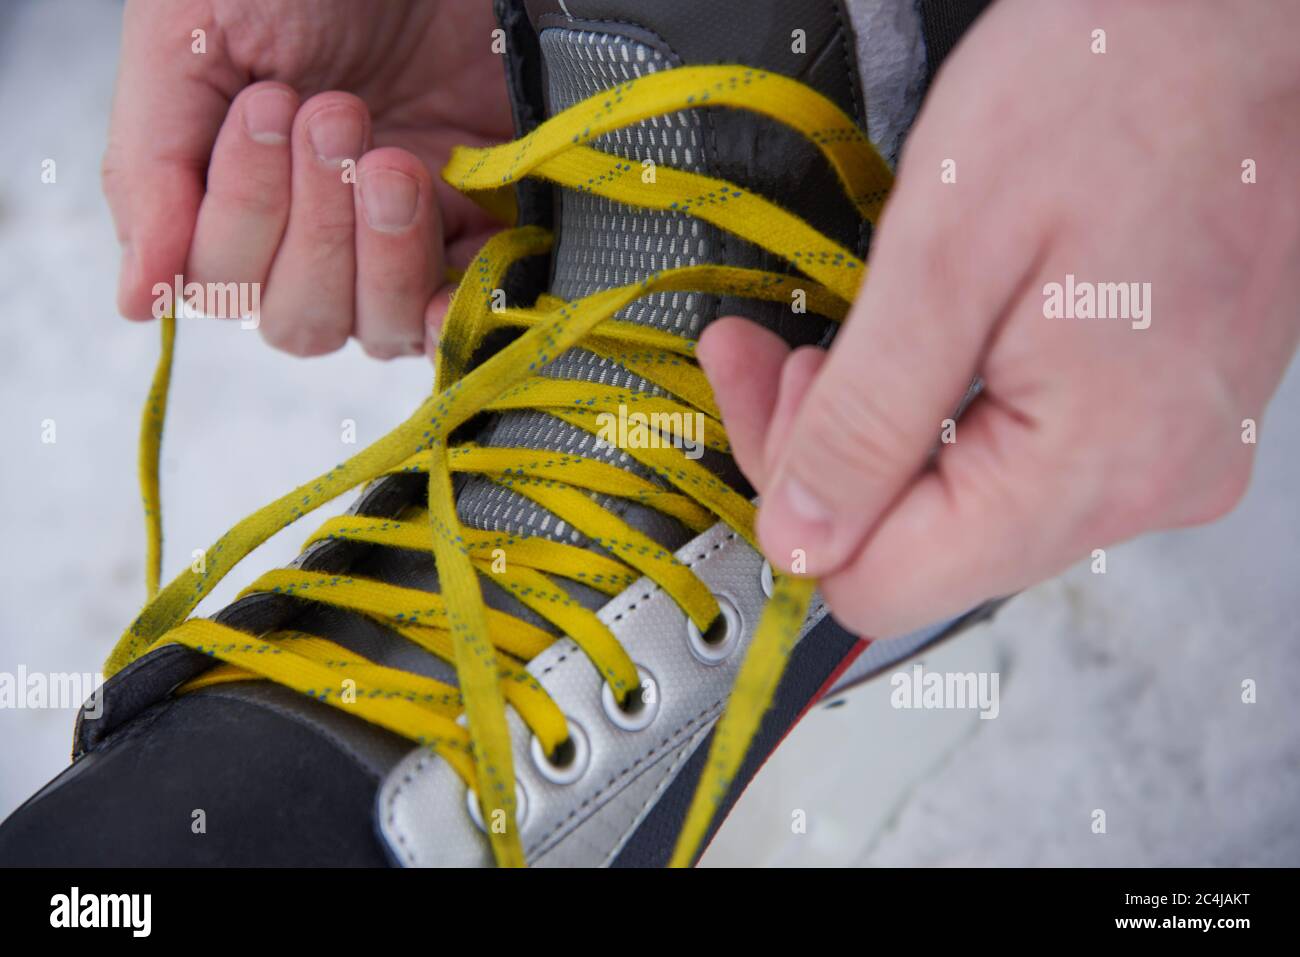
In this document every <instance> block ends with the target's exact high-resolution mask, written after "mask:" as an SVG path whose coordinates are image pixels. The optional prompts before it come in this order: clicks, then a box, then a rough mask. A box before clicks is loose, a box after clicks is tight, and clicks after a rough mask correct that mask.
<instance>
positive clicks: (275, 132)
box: [244, 89, 295, 145]
mask: <svg viewBox="0 0 1300 957" xmlns="http://www.w3.org/2000/svg"><path fill="white" fill-rule="evenodd" d="M294 112H295V110H294V105H293V97H292V96H290V95H289V94H288V93H286V92H285V91H284V90H276V89H268V90H258V91H257V92H256V93H254V94H253V95H252V96H250V97H249V98H248V99H247V100H245V101H244V129H245V130H246V131H247V132H248V135H249V138H251V139H253V140H256V141H257V142H258V143H266V144H268V145H273V144H278V143H285V142H287V141H288V139H289V130H290V129H291V128H292V127H293V114H294Z"/></svg>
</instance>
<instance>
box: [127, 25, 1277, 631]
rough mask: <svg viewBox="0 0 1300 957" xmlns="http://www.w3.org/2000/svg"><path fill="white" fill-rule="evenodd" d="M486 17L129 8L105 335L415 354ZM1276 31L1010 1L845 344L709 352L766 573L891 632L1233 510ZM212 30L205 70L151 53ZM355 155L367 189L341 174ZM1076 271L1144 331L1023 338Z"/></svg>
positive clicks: (975, 59)
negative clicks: (756, 500)
mask: <svg viewBox="0 0 1300 957" xmlns="http://www.w3.org/2000/svg"><path fill="white" fill-rule="evenodd" d="M489 6H490V5H488V4H486V3H485V4H481V5H480V4H465V3H448V4H440V3H438V2H436V0H424V2H418V0H417V2H413V3H410V4H398V3H393V4H386V5H383V7H382V9H383V10H384V11H385V12H384V15H383V16H373V15H367V16H364V17H362V16H358V15H356V13H355V8H349V6H348V5H347V4H346V3H342V2H340V3H338V4H329V3H327V4H325V5H324V9H326V10H332V11H334V12H333V13H332V14H329V15H322V14H321V13H320V11H321V10H322V7H321V6H320V5H311V6H308V5H306V4H302V3H285V4H281V5H278V6H275V7H268V6H267V5H265V4H261V3H254V2H251V0H228V2H220V0H207V2H197V0H196V2H193V3H188V4H175V3H168V4H159V3H158V2H157V0H131V2H130V3H128V6H127V14H126V17H127V19H126V27H125V36H124V41H123V49H124V57H123V67H122V74H121V76H120V77H119V81H118V91H117V96H116V99H115V104H114V114H113V123H112V131H111V136H110V148H109V152H108V155H107V157H106V159H105V188H106V191H107V193H108V195H109V199H110V203H111V205H112V207H113V211H114V215H115V219H116V222H117V225H118V230H119V234H120V235H121V236H122V237H123V240H124V242H125V244H126V246H127V249H128V251H129V252H128V254H127V255H126V256H124V263H123V275H122V284H121V289H120V297H119V298H120V305H121V308H122V311H123V312H124V313H125V314H127V315H128V316H131V317H133V318H147V317H148V315H149V308H150V304H151V302H152V295H151V294H150V289H151V287H152V284H153V283H154V282H158V281H164V282H169V281H170V280H171V278H172V276H173V274H175V273H177V272H183V273H184V274H185V275H186V277H187V279H191V280H198V281H234V280H244V281H261V282H264V283H265V287H264V291H263V294H262V305H263V312H262V330H263V333H264V335H265V337H266V338H267V339H268V341H270V342H271V344H272V345H275V346H277V347H279V348H283V349H287V350H288V351H291V352H294V353H296V354H300V355H311V354H317V353H321V352H326V351H330V350H331V349H335V348H338V347H339V346H340V345H342V344H343V342H344V341H346V339H347V338H348V336H349V335H353V336H355V337H356V338H358V339H359V340H360V341H361V343H362V345H363V346H364V347H365V348H366V349H367V351H368V352H370V353H371V354H372V355H375V356H378V357H385V358H386V357H391V356H396V355H400V354H403V353H408V352H414V351H420V350H421V349H427V348H428V347H429V343H430V342H431V340H432V337H433V335H434V332H433V330H435V329H436V326H437V323H438V322H439V321H440V319H441V316H442V314H443V313H444V312H445V308H446V292H447V290H446V288H445V286H443V284H442V283H441V282H440V281H439V279H438V278H437V277H440V276H441V275H442V271H443V267H444V265H445V264H446V263H447V262H451V263H457V264H463V263H464V262H465V261H467V259H468V258H469V256H470V255H471V254H472V252H473V250H474V249H475V248H477V246H478V245H479V244H480V243H481V242H482V240H483V239H484V238H485V237H486V236H487V235H488V234H489V233H490V231H491V230H492V228H493V224H492V223H491V222H489V221H488V220H487V219H486V218H485V217H483V216H482V215H481V214H478V213H477V212H475V211H474V209H473V207H472V206H471V205H470V204H469V203H468V202H467V201H465V200H463V199H461V198H460V197H458V196H456V194H454V193H453V192H452V191H451V190H449V189H447V188H446V187H444V186H443V184H441V182H440V181H439V180H438V179H437V177H436V176H435V175H434V172H433V171H436V170H437V169H439V168H440V167H441V165H442V163H443V162H444V161H445V158H446V156H447V154H448V152H449V150H450V147H451V145H453V144H455V143H461V142H465V143H472V144H480V143H489V142H497V141H500V140H502V139H505V138H507V137H508V136H509V135H510V134H511V129H510V123H509V110H508V107H507V105H506V100H505V90H504V83H503V82H502V80H501V76H500V74H501V65H500V62H499V60H498V59H497V57H495V56H493V55H491V54H490V52H489V47H488V44H487V43H483V44H481V45H473V44H467V43H464V42H462V40H463V37H464V35H465V32H464V31H481V32H480V33H479V34H478V35H481V36H484V37H486V36H487V35H488V34H489V32H490V31H491V29H492V28H493V26H495V24H494V23H492V21H491V19H490V16H489V11H488V8H489ZM1293 21H1294V16H1293V15H1292V13H1291V11H1290V10H1289V9H1288V7H1287V5H1286V4H1281V3H1269V2H1263V0H1182V2H1180V3H1159V2H1155V0H1089V2H1082V0H1080V2H1077V3H1068V4H1067V3H1051V4H1048V3H1042V2H1036V0H998V2H997V3H995V5H994V6H993V7H992V8H991V9H990V10H989V11H988V13H987V14H986V15H985V16H984V17H983V18H982V19H981V20H980V21H979V22H978V23H977V24H976V25H975V27H974V28H973V30H972V32H971V34H970V35H969V36H968V37H967V38H966V39H965V40H964V41H963V43H962V44H961V45H960V46H959V47H958V49H957V50H956V51H955V52H954V54H953V55H952V56H951V57H950V58H949V60H948V62H947V63H946V64H945V66H944V68H943V70H942V72H941V73H940V75H939V77H938V78H937V79H936V82H935V85H934V87H933V88H932V90H931V92H930V94H929V97H928V99H927V102H926V105H925V107H924V109H923V110H922V113H921V115H920V117H919V118H918V120H917V123H916V125H915V127H914V129H913V130H912V132H911V134H910V136H909V138H908V141H907V145H906V147H905V150H904V153H903V156H902V158H901V161H900V164H899V170H898V182H897V185H896V188H895V190H894V193H893V195H892V197H891V199H890V202H889V205H888V207H887V208H886V211H885V215H884V217H883V220H882V222H881V224H880V226H879V228H878V230H877V231H876V234H875V237H874V240H873V247H872V251H871V257H870V276H869V278H868V280H867V281H866V282H865V283H864V284H863V286H862V288H861V290H860V293H859V295H858V297H857V301H856V302H855V303H854V305H853V308H852V310H851V312H850V315H849V317H848V319H847V320H846V322H845V325H844V328H843V330H842V331H841V333H840V335H839V336H838V338H837V339H836V341H835V344H834V345H833V347H832V348H831V349H830V350H829V351H828V352H827V351H822V350H819V349H816V348H801V349H798V350H795V351H793V352H791V351H790V350H789V349H788V347H787V346H786V345H785V343H784V342H782V341H781V340H780V339H778V338H777V337H776V336H775V335H773V334H771V333H769V332H766V331H765V330H764V329H762V328H761V327H759V326H757V325H755V324H753V323H750V322H748V321H746V320H744V319H741V318H737V317H728V318H724V319H721V320H719V321H717V322H715V323H713V324H712V325H711V326H710V327H709V328H708V329H707V330H706V332H705V334H704V336H703V337H702V339H701V342H700V345H699V357H700V361H701V363H702V364H703V366H704V368H705V371H706V372H707V373H708V375H709V377H710V380H711V382H712V384H713V387H714V391H715V393H716V395H717V399H718V402H719V405H720V406H721V409H722V412H723V418H724V420H725V423H726V426H727V430H728V434H729V435H730V437H731V440H732V444H733V446H734V448H735V452H736V457H737V460H738V461H739V463H740V465H741V467H742V468H743V469H744V471H745V473H746V475H747V476H748V478H749V479H750V481H751V482H752V484H753V485H754V486H755V488H757V489H758V490H759V491H760V493H761V494H762V499H761V505H760V509H759V519H758V532H759V536H760V539H761V542H762V544H763V547H764V551H765V552H766V553H767V554H768V556H769V557H770V558H771V560H772V561H773V563H774V564H775V565H777V566H778V567H781V568H785V569H791V568H792V567H793V568H794V570H797V571H800V572H803V573H806V574H810V575H815V576H817V577H818V578H819V579H820V582H821V589H822V593H823V595H824V596H825V598H826V599H827V601H828V603H829V605H830V607H831V609H832V612H833V613H834V615H835V616H836V618H838V619H839V620H840V621H841V622H842V623H843V624H845V625H846V626H848V627H849V628H851V629H853V630H855V631H857V632H859V633H863V634H869V635H874V636H877V637H888V636H892V635H897V634H901V633H904V632H906V631H908V630H910V629H912V628H916V627H919V626H922V625H925V624H927V623H929V622H932V621H935V620H937V619H939V618H942V617H944V616H947V615H951V614H957V613H959V612H961V611H963V610H965V609H967V608H969V607H971V606H972V605H974V604H977V603H978V602H980V601H982V600H984V599H986V598H989V597H993V596H998V595H1006V594H1011V593H1013V592H1015V591H1017V590H1019V589H1022V588H1025V587H1027V586H1029V585H1032V584H1034V583H1035V582H1038V581H1041V580H1043V579H1045V578H1048V577H1050V576H1052V575H1054V574H1056V573H1058V572H1060V571H1061V570H1062V569H1064V568H1066V567H1067V566H1069V565H1070V564H1072V563H1073V562H1075V561H1077V560H1079V559H1080V558H1083V557H1086V556H1088V555H1089V554H1090V553H1091V552H1093V550H1094V549H1097V548H1105V547H1106V546H1108V545H1111V544H1113V543H1116V542H1119V541H1123V540H1125V539H1128V538H1131V537H1133V536H1135V535H1138V534H1141V533H1143V532H1148V531H1152V530H1156V529H1165V528H1174V527H1180V526H1186V525H1194V524H1198V523H1202V522H1206V521H1210V520H1213V519H1215V518H1217V517H1219V516H1221V515H1223V514H1225V513H1226V512H1228V511H1229V510H1231V509H1232V507H1233V506H1234V505H1235V504H1236V503H1237V502H1238V501H1239V500H1240V498H1241V497H1242V495H1243V494H1244V491H1245V489H1246V487H1247V485H1248V482H1249V477H1250V471H1251V464H1252V459H1253V455H1254V452H1255V449H1256V445H1254V444H1251V443H1250V442H1247V441H1243V436H1244V435H1245V434H1247V432H1248V429H1247V426H1245V425H1243V423H1244V422H1245V421H1246V420H1250V421H1251V422H1253V423H1254V428H1255V435H1256V437H1257V438H1258V440H1259V441H1267V438H1266V434H1267V430H1266V426H1265V424H1264V413H1265V409H1266V407H1267V404H1268V401H1269V399H1270V397H1271V396H1272V394H1273V392H1274V391H1275V390H1276V388H1277V385H1278V383H1279V382H1280V380H1281V377H1282V375H1283V373H1284V372H1285V370H1286V368H1287V365H1288V363H1289V362H1290V359H1291V357H1292V355H1293V354H1294V352H1295V350H1296V346H1297V342H1298V341H1300V176H1297V173H1298V172H1300V161H1298V160H1297V157H1300V38H1298V37H1297V28H1296V26H1295V24H1294V22H1293ZM205 24H207V25H208V26H209V27H210V29H209V31H208V51H209V52H208V53H207V54H205V55H203V56H193V57H190V58H188V59H186V58H184V57H161V56H156V55H150V53H149V51H150V50H151V49H152V50H156V49H157V48H158V44H160V43H162V42H163V41H164V39H165V40H166V42H169V43H171V42H174V41H175V37H176V36H177V35H179V36H180V37H181V38H184V37H186V36H188V35H189V34H190V31H191V30H192V29H194V28H195V27H196V26H203V25H205ZM1098 28H1102V29H1104V30H1105V31H1106V41H1107V52H1106V53H1104V54H1097V53H1094V52H1092V46H1093V43H1094V37H1093V31H1094V30H1096V29H1098ZM480 46H481V49H479V47H480ZM263 91H269V92H268V96H269V99H267V100H265V101H263V102H262V103H261V104H259V105H260V106H264V107H266V112H263V113H259V114H258V115H257V117H256V119H257V122H255V123H253V122H250V121H249V119H248V113H247V112H246V111H247V110H248V108H249V104H250V101H251V98H252V97H253V95H254V94H255V93H261V92H263ZM277 97H279V98H280V99H278V100H277V99H276V98H277ZM322 119H323V120H324V121H325V123H326V126H327V127H328V129H329V130H331V131H332V134H331V135H332V137H333V138H332V139H331V137H330V136H324V137H322V138H321V139H322V140H324V141H327V142H329V143H331V144H332V148H331V149H328V150H326V151H325V152H326V154H328V155H327V156H326V158H325V159H323V160H322V159H320V158H319V157H320V155H321V154H320V151H319V150H316V149H313V147H312V142H313V141H312V139H311V138H310V135H309V130H311V129H312V128H313V126H314V124H315V123H317V122H320V121H322ZM335 121H337V122H335ZM349 124H351V125H349ZM250 130H259V131H261V132H259V133H257V134H256V135H254V134H252V133H250ZM353 153H355V154H356V156H355V158H356V159H357V160H358V167H357V168H358V172H359V182H358V186H357V188H355V189H354V188H353V187H352V186H350V185H347V184H344V183H343V182H342V181H341V179H340V178H339V177H338V175H337V170H336V168H335V167H336V166H337V160H338V158H339V156H340V155H342V154H349V155H351V154H353ZM950 160H951V161H952V162H951V163H948V161H950ZM1247 160H1250V161H1253V167H1252V168H1253V169H1254V170H1255V175H1256V179H1257V181H1256V182H1255V183H1253V184H1251V183H1246V182H1243V173H1244V169H1243V163H1245V162H1246V161H1247ZM945 169H948V170H952V169H955V173H956V181H955V182H945V181H944V177H943V176H942V175H941V174H942V173H943V171H944V170H945ZM205 171H206V174H207V178H206V191H205V180H204V173H205ZM369 173H376V174H380V175H378V176H377V177H375V176H368V175H367V174H369ZM394 177H399V178H394ZM400 177H405V178H406V179H409V180H411V181H413V183H414V186H413V187H412V186H411V185H410V184H409V183H407V182H406V181H405V179H402V178H400ZM368 186H369V187H370V188H371V192H370V194H369V196H367V187H368ZM254 187H255V188H254ZM411 195H414V197H415V199H414V204H413V210H414V212H413V213H412V214H411V215H410V217H409V219H408V218H407V217H406V215H405V214H406V211H407V210H408V208H411V204H410V203H408V202H407V201H406V200H405V199H403V197H407V198H408V199H409V198H410V196H411ZM371 198H373V199H374V201H375V202H374V207H373V208H369V204H368V203H367V200H368V199H371ZM385 211H386V212H387V215H385ZM394 222H396V223H397V225H394ZM1067 273H1069V274H1073V275H1075V276H1077V277H1079V278H1080V279H1083V280H1091V281H1094V282H1139V283H1150V288H1151V302H1150V326H1149V327H1148V328H1145V329H1134V328H1132V326H1131V324H1130V323H1129V322H1126V321H1116V320H1072V319H1049V318H1046V317H1045V316H1044V314H1043V307H1044V287H1045V286H1047V284H1049V283H1054V282H1056V283H1059V282H1063V281H1064V278H1065V276H1066V274H1067ZM976 374H978V375H979V376H980V377H982V379H983V380H984V382H985V389H984V392H983V394H982V395H981V396H980V398H979V399H977V400H976V402H975V403H974V404H973V405H972V406H971V407H970V408H969V409H968V410H967V411H966V413H965V414H964V415H963V416H962V418H961V419H960V421H959V422H958V424H957V425H956V428H955V430H952V431H951V433H950V437H955V441H953V442H951V443H948V444H943V445H941V446H940V450H939V453H938V455H937V456H934V457H933V458H931V455H930V453H931V450H932V449H933V448H934V446H935V443H936V441H937V440H938V438H939V436H940V434H941V430H942V428H943V422H944V420H945V419H947V418H948V417H950V416H951V415H952V413H953V411H954V410H955V408H956V406H957V404H958V402H959V400H960V398H961V397H962V395H963V394H964V392H965V390H966V388H967V386H968V385H969V383H970V381H971V379H972V378H973V377H974V376H975V375H976Z"/></svg>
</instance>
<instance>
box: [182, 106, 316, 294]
mask: <svg viewBox="0 0 1300 957" xmlns="http://www.w3.org/2000/svg"><path fill="white" fill-rule="evenodd" d="M297 112H298V95H297V94H296V93H294V91H293V90H292V89H290V88H289V87H287V86H285V85H284V84H281V83H256V84H254V85H253V86H250V87H248V88H247V89H245V90H243V91H242V92H241V93H240V94H239V96H237V97H236V98H235V102H234V103H232V104H231V106H230V112H229V113H228V114H227V115H226V122H225V123H224V124H222V127H221V132H220V133H219V134H218V135H217V143H216V146H215V147H214V148H213V151H212V162H211V165H210V166H209V167H208V180H207V192H206V193H205V195H204V197H203V204H202V205H201V206H200V207H199V216H198V223H197V225H196V226H195V227H194V239H193V241H192V242H191V243H190V254H189V262H188V265H187V267H186V278H187V279H191V280H193V281H195V282H201V283H207V282H223V283H224V282H241V283H264V282H265V281H266V278H267V274H268V273H269V272H270V269H271V263H272V261H273V260H274V259H275V251H276V249H277V248H278V247H279V245H280V239H281V237H282V236H283V234H284V228H285V224H286V223H287V222H288V219H289V198H290V175H291V168H292V164H291V156H290V149H289V135H290V133H291V132H292V130H293V119H294V115H295V114H296V113H297ZM224 318H233V317H224Z"/></svg>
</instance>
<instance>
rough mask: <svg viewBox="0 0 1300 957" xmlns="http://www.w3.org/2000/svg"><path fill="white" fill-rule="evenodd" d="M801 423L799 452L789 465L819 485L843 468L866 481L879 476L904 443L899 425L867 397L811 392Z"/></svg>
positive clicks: (896, 459)
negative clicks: (813, 395)
mask: <svg viewBox="0 0 1300 957" xmlns="http://www.w3.org/2000/svg"><path fill="white" fill-rule="evenodd" d="M800 426H801V427H802V428H803V429H804V430H805V431H804V437H803V441H802V444H801V446H800V448H799V453H800V454H797V455H795V456H793V457H792V459H791V463H790V464H791V466H792V467H793V468H795V469H796V470H797V471H798V472H799V473H800V477H801V478H807V479H809V480H811V481H813V482H814V483H816V484H820V485H824V484H825V483H826V481H827V480H829V479H831V478H832V477H833V476H835V475H838V474H842V473H844V472H846V471H847V472H850V473H852V474H853V475H854V476H855V477H857V478H859V479H864V480H868V481H869V480H871V479H877V478H883V477H885V476H886V475H887V474H888V473H889V472H890V470H891V467H893V466H895V465H896V464H897V463H898V462H900V461H901V458H902V456H903V455H904V454H905V450H906V448H907V442H906V441H905V437H904V436H903V434H902V432H901V430H900V428H899V426H898V424H897V423H896V422H894V421H892V420H891V419H890V417H889V416H888V415H887V414H886V413H884V411H883V410H882V409H880V408H879V406H878V405H876V404H875V402H874V401H872V400H870V399H867V398H855V401H853V402H847V401H845V400H844V399H843V398H840V397H839V396H836V395H829V394H828V395H824V396H817V397H813V398H812V399H811V401H810V403H809V404H808V406H807V407H806V411H805V413H804V415H803V416H802V418H801V422H800Z"/></svg>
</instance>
